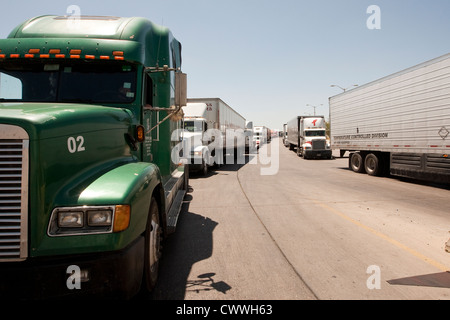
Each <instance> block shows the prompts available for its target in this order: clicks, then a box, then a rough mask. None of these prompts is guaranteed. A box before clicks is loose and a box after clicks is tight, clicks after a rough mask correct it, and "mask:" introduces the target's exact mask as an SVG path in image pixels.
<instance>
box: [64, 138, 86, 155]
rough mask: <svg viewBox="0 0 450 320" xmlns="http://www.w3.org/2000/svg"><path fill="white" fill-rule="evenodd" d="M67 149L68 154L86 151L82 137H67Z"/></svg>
mask: <svg viewBox="0 0 450 320" xmlns="http://www.w3.org/2000/svg"><path fill="white" fill-rule="evenodd" d="M67 149H69V152H70V153H75V152H82V151H84V150H86V149H85V148H84V137H83V136H78V137H76V138H74V137H69V139H67Z"/></svg>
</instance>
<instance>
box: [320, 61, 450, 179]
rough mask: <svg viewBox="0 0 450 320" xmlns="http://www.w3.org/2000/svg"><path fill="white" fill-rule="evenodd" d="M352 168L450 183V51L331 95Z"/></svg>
mask: <svg viewBox="0 0 450 320" xmlns="http://www.w3.org/2000/svg"><path fill="white" fill-rule="evenodd" d="M329 105H330V129H331V145H332V149H335V150H340V153H341V156H343V154H344V153H345V152H347V151H348V152H350V154H349V167H350V168H351V169H352V170H353V171H355V172H359V173H363V172H367V173H368V174H369V175H382V174H385V173H390V174H391V175H396V176H404V177H411V178H416V179H421V180H431V181H436V182H444V183H450V54H446V55H444V56H441V57H438V58H436V59H433V60H430V61H427V62H424V63H421V64H419V65H417V66H414V67H411V68H409V69H406V70H403V71H401V72H398V73H395V74H392V75H390V76H387V77H385V78H382V79H379V80H377V81H374V82H371V83H368V84H366V85H363V86H360V87H358V88H356V89H352V90H350V91H347V92H344V93H342V94H339V95H336V96H333V97H330V98H329Z"/></svg>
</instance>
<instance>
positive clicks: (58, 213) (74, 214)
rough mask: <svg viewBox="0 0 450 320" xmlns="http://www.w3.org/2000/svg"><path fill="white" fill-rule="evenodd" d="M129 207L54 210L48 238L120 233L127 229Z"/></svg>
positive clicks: (63, 208) (88, 207)
mask: <svg viewBox="0 0 450 320" xmlns="http://www.w3.org/2000/svg"><path fill="white" fill-rule="evenodd" d="M130 212H131V208H130V206H129V205H117V206H98V207H96V206H82V207H62V208H55V209H54V210H53V212H52V215H51V218H50V223H49V226H48V231H47V233H48V235H49V236H69V235H85V234H93V233H112V232H120V231H123V230H125V229H127V228H128V226H129V223H130Z"/></svg>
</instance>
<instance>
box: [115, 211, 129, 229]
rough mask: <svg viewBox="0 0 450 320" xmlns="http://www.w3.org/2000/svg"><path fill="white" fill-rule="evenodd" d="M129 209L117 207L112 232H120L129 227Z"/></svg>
mask: <svg viewBox="0 0 450 320" xmlns="http://www.w3.org/2000/svg"><path fill="white" fill-rule="evenodd" d="M130 214H131V208H130V206H128V205H117V206H116V212H115V214H114V228H113V232H120V231H123V230H125V229H126V228H128V226H129V225H130Z"/></svg>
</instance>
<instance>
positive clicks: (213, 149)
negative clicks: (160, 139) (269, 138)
mask: <svg viewBox="0 0 450 320" xmlns="http://www.w3.org/2000/svg"><path fill="white" fill-rule="evenodd" d="M187 102H188V103H187V105H186V106H185V107H183V112H184V119H183V128H184V130H185V132H184V138H185V139H187V140H188V141H189V143H188V146H189V149H190V151H188V155H187V158H189V159H190V160H191V161H190V169H191V170H192V171H194V170H201V171H202V172H203V173H204V174H207V172H208V167H210V166H212V165H213V164H214V163H215V164H217V165H222V164H225V162H226V163H230V161H228V160H226V158H225V156H226V155H227V154H232V155H234V160H237V158H239V157H240V158H243V157H244V151H245V132H244V130H245V118H244V117H243V116H241V115H240V114H239V113H238V112H236V111H235V110H234V109H233V108H231V107H230V106H229V105H227V104H226V103H225V102H224V101H222V100H221V99H219V98H191V99H188V100H187Z"/></svg>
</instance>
